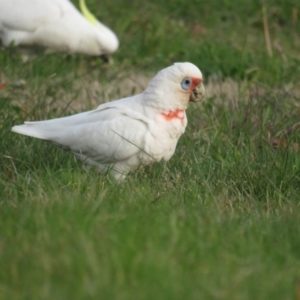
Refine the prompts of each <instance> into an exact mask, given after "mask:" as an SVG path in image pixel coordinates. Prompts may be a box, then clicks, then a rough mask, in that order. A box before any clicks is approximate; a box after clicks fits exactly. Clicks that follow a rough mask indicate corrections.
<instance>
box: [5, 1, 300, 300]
mask: <svg viewBox="0 0 300 300" xmlns="http://www.w3.org/2000/svg"><path fill="white" fill-rule="evenodd" d="M161 3H162V2H161V1H156V0H154V1H144V2H143V4H141V2H140V1H128V0H124V1H121V2H118V3H117V2H114V1H108V0H102V1H101V5H100V4H99V3H98V1H96V0H87V4H88V5H89V7H90V9H91V10H92V11H93V12H94V14H95V15H96V16H97V17H98V18H99V19H100V20H102V21H103V23H105V24H107V25H108V26H109V27H110V28H112V29H113V30H114V31H115V32H116V33H117V35H118V37H119V39H120V48H119V50H118V51H117V52H116V53H115V54H114V55H113V62H112V63H111V64H109V65H107V64H104V63H103V62H102V61H101V60H99V59H97V58H91V57H85V56H81V55H74V56H68V55H65V54H48V55H39V56H38V57H36V58H35V59H29V60H28V61H23V59H22V57H21V55H20V54H19V52H18V51H17V50H15V49H9V50H7V49H6V50H3V51H0V84H1V83H4V82H5V83H7V85H6V86H5V87H4V88H2V89H0V149H1V155H0V263H1V265H0V299H1V300H2V299H5V300H10V299H12V300H21V299H22V300H23V299H30V300H36V299H37V300H44V299H45V300H46V299H47V300H48V299H49V300H50V299H51V300H52V299H55V300H60V299H61V300H65V299H72V300H77V299H78V300H79V299H80V300H81V299H86V300H88V299H116V300H125V299H138V300H143V299H149V300H150V299H157V300H158V299H174V300H176V299H178V300H181V299H228V300H234V299H238V300H240V299H245V300H246V299H249V300H250V299H272V300H273V299H278V300H279V299H280V300H282V299H296V300H299V299H300V226H299V224H300V206H299V203H300V137H299V129H300V120H299V119H300V118H299V117H300V80H299V74H300V51H299V49H300V15H299V14H300V2H299V3H298V2H297V1H292V0H289V1H283V0H266V1H264V5H262V3H261V1H250V0H245V1H243V4H242V5H241V4H240V3H241V1H237V0H227V1H225V0H223V1H221V0H211V1H198V0H191V1H183V0H173V1H168V2H164V4H161ZM76 5H77V3H76ZM266 23H267V24H268V26H267V27H266ZM266 37H267V39H266ZM268 37H269V40H270V43H268V42H267V43H266V40H268ZM178 61H190V62H192V63H194V64H196V65H197V66H198V67H199V68H200V69H201V70H202V72H203V74H204V77H205V82H204V83H205V86H206V90H207V97H206V99H205V102H203V103H201V104H193V103H192V104H190V107H189V109H188V112H187V113H188V120H189V123H188V127H187V130H186V132H185V134H184V136H182V137H181V139H180V140H179V143H178V146H177V149H176V152H175V155H174V156H173V157H172V159H171V160H170V161H169V162H167V163H158V164H154V165H152V166H147V167H144V168H140V169H138V170H137V171H135V172H132V173H131V174H130V175H129V176H128V178H127V180H126V182H124V183H122V184H116V183H115V182H112V181H110V179H109V178H108V177H106V176H103V175H99V174H98V173H97V172H96V171H95V170H93V169H85V168H84V167H83V165H82V163H80V162H77V161H76V160H75V159H74V157H73V156H72V155H70V154H69V153H67V152H64V151H63V150H61V149H58V148H56V147H55V146H53V145H51V144H48V143H46V142H44V141H40V140H35V139H32V138H29V137H24V136H20V135H17V134H15V133H12V132H10V128H11V127H12V126H13V125H16V124H21V123H22V122H24V121H25V120H42V119H48V118H53V117H59V116H66V115H69V114H73V113H76V112H81V111H85V110H89V109H92V108H94V107H96V106H97V104H100V103H102V102H105V101H111V100H115V99H118V98H120V97H124V96H130V95H133V94H136V93H139V92H141V91H142V90H143V89H144V88H145V87H146V86H147V83H148V82H149V80H150V79H151V78H152V77H153V75H154V74H155V73H156V72H157V71H159V70H161V69H162V68H164V67H167V66H169V65H171V64H172V63H174V62H178Z"/></svg>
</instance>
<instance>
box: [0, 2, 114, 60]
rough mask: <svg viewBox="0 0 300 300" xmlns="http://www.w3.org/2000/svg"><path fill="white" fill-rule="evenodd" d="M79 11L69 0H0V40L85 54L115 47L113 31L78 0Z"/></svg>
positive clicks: (108, 50) (109, 50) (96, 54)
mask: <svg viewBox="0 0 300 300" xmlns="http://www.w3.org/2000/svg"><path fill="white" fill-rule="evenodd" d="M79 4H80V8H81V11H82V14H81V13H80V12H79V11H78V10H77V8H76V7H75V6H74V5H73V4H72V2H70V1H69V0H0V40H2V44H3V45H4V46H9V45H10V44H13V45H15V46H17V45H20V46H27V47H36V46H37V47H43V48H45V49H46V50H48V51H65V52H68V53H75V52H78V53H82V54H87V55H94V56H100V55H109V54H111V53H113V52H115V51H116V50H117V49H118V46H119V41H118V38H117V37H116V35H115V33H114V32H113V31H112V30H110V29H109V28H108V27H107V26H105V25H104V24H102V23H101V22H99V21H98V20H97V19H96V18H95V17H94V15H92V14H91V13H90V12H89V10H88V9H87V7H86V4H85V2H84V0H79Z"/></svg>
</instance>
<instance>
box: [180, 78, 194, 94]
mask: <svg viewBox="0 0 300 300" xmlns="http://www.w3.org/2000/svg"><path fill="white" fill-rule="evenodd" d="M191 84H192V79H191V78H189V77H185V78H184V79H183V80H182V81H181V88H182V89H183V90H185V91H187V90H188V89H189V88H190V86H191Z"/></svg>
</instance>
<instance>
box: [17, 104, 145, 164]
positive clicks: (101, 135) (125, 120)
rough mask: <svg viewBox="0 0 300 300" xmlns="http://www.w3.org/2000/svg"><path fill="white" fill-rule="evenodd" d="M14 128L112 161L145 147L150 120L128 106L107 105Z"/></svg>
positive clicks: (91, 157)
mask: <svg viewBox="0 0 300 300" xmlns="http://www.w3.org/2000/svg"><path fill="white" fill-rule="evenodd" d="M12 131H14V132H17V133H21V134H25V135H29V136H33V137H37V138H40V139H45V140H48V141H51V142H53V143H54V144H56V145H59V146H61V147H63V148H65V149H69V150H70V151H71V152H72V153H74V154H76V155H77V156H83V157H87V158H90V159H92V160H94V161H97V162H100V163H105V164H112V163H116V162H120V161H122V160H126V159H128V158H129V157H131V156H133V155H135V154H137V153H138V152H140V151H143V149H144V147H145V141H146V137H147V133H148V120H147V118H146V117H145V116H143V115H142V114H140V113H138V112H135V111H133V110H131V109H128V108H126V107H122V106H121V107H107V108H103V109H97V110H94V111H90V112H86V113H81V114H77V115H74V116H70V117H66V118H60V119H53V120H49V121H41V122H26V123H25V125H20V126H14V127H13V128H12Z"/></svg>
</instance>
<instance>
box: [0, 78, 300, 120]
mask: <svg viewBox="0 0 300 300" xmlns="http://www.w3.org/2000/svg"><path fill="white" fill-rule="evenodd" d="M139 73H140V72H139ZM113 75H114V74H112V73H110V74H109V77H110V78H112V79H111V80H110V81H107V80H106V81H102V80H99V79H98V77H99V76H98V75H97V74H95V73H92V74H86V75H83V76H81V77H79V78H74V79H72V78H71V75H70V78H68V79H67V80H66V78H56V77H55V76H53V77H49V78H48V79H46V80H45V81H44V82H43V83H42V84H41V85H40V86H39V87H38V88H37V89H35V90H33V89H32V88H31V87H30V83H29V82H27V81H26V80H25V79H17V80H9V79H7V78H5V77H4V75H2V78H1V79H2V81H3V80H4V81H5V82H4V81H3V83H2V86H3V88H2V89H1V90H0V93H1V94H2V96H4V97H8V98H9V99H11V101H12V104H13V105H15V106H18V107H20V108H21V109H22V111H24V117H25V118H26V119H30V120H33V119H44V118H46V115H48V114H49V113H51V112H53V113H55V114H56V115H59V116H65V115H69V114H73V113H76V112H81V111H86V110H90V109H94V108H96V107H97V106H98V105H100V104H101V103H105V102H109V101H113V100H117V99H121V98H124V97H128V96H131V95H135V94H138V93H141V92H143V90H144V89H145V88H146V87H147V85H148V83H149V82H150V80H151V79H152V78H153V76H154V75H155V73H153V74H148V75H143V74H140V75H139V76H137V75H136V73H135V72H132V73H131V74H128V72H120V73H118V74H117V75H115V76H113ZM66 81H67V82H68V83H67V84H66V83H65V82H66ZM299 86H300V85H295V84H286V85H285V86H284V87H283V88H271V87H268V86H263V85H260V84H258V83H253V82H247V81H240V82H238V81H235V80H233V79H230V78H228V79H225V80H223V81H220V80H212V79H210V80H208V81H206V82H205V89H206V97H205V98H206V100H209V99H214V102H215V103H220V104H223V105H226V103H228V104H229V103H231V104H233V105H234V106H238V103H239V102H240V101H243V100H247V99H249V98H251V99H252V100H254V101H255V100H258V99H261V98H262V97H264V96H265V95H286V96H288V99H289V101H293V99H294V100H295V101H293V102H294V103H293V105H295V107H299V105H300V104H299V101H296V100H299V98H300V88H299ZM198 105H200V106H201V104H198Z"/></svg>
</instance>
